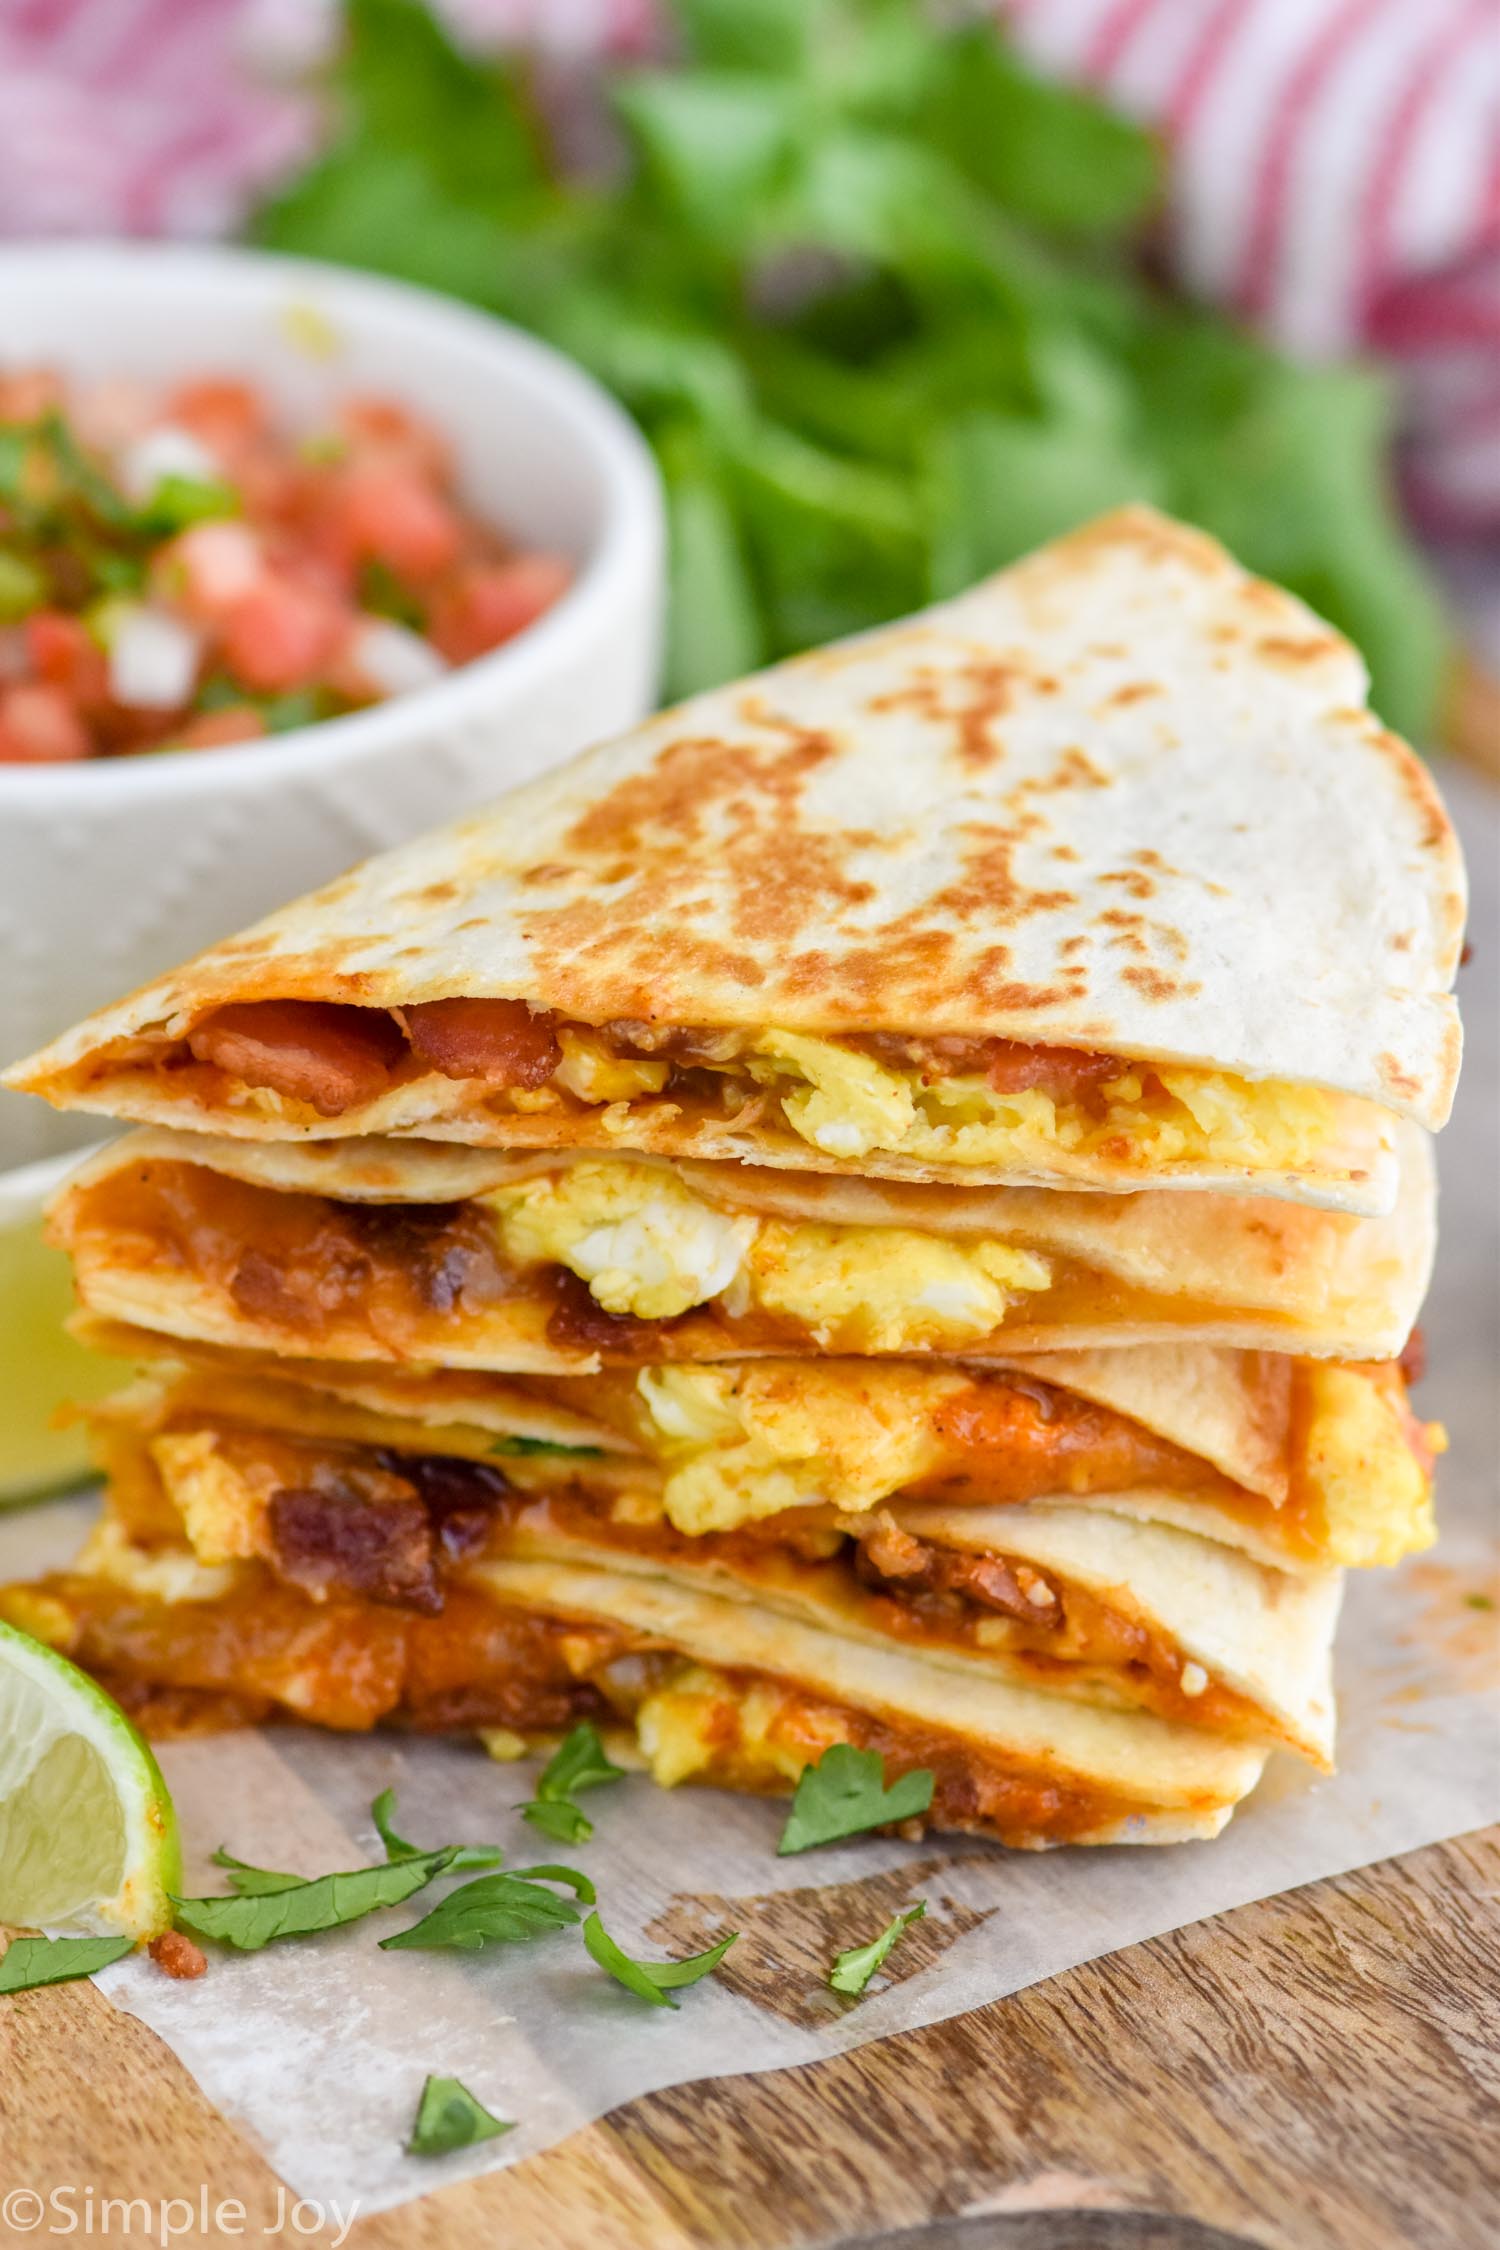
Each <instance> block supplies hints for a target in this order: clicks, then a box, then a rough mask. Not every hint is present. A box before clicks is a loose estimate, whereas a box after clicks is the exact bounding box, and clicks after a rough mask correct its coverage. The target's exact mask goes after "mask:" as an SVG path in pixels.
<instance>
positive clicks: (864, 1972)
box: [828, 1898, 927, 1998]
mask: <svg viewBox="0 0 1500 2250" xmlns="http://www.w3.org/2000/svg"><path fill="white" fill-rule="evenodd" d="M926 1912H927V1901H926V1899H925V1898H919V1899H918V1900H917V1903H916V1905H915V1906H908V1907H907V1908H906V1909H905V1911H904V1912H903V1913H900V1914H897V1915H894V1916H893V1917H892V1918H891V1920H890V1921H889V1922H887V1924H886V1926H885V1928H884V1929H883V1930H882V1931H881V1933H880V1935H879V1937H875V1938H871V1940H870V1942H869V1944H868V1945H851V1946H849V1947H848V1948H847V1949H846V1950H845V1951H844V1952H843V1953H840V1954H838V1955H837V1956H836V1957H835V1960H834V1964H833V1967H832V1968H831V1969H830V1970H829V1972H828V1981H829V1983H830V1984H831V1985H832V1987H833V1989H834V1991H835V1992H847V1993H848V1994H850V1996H851V1997H853V1998H858V1996H859V1994H860V1993H861V1992H863V1991H864V1989H865V1986H866V1985H867V1984H868V1983H869V1981H870V1979H871V1977H872V1976H874V1974H875V1971H876V1970H877V1969H878V1968H879V1967H880V1965H881V1963H882V1962H883V1961H884V1959H885V1957H886V1955H887V1954H888V1953H889V1952H890V1950H891V1947H892V1946H893V1945H894V1944H895V1942H896V1940H897V1938H898V1937H900V1935H901V1933H902V1931H903V1930H907V1929H910V1927H911V1925H912V1923H913V1922H920V1921H921V1919H922V1916H923V1915H924V1914H925V1913H926Z"/></svg>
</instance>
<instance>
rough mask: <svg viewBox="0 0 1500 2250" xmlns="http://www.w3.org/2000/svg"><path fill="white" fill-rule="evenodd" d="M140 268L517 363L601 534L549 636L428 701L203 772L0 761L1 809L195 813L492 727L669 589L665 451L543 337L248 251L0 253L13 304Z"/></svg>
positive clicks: (116, 763)
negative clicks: (111, 805) (414, 745)
mask: <svg viewBox="0 0 1500 2250" xmlns="http://www.w3.org/2000/svg"><path fill="white" fill-rule="evenodd" d="M132 268H136V269H144V268H149V269H150V270H151V272H152V273H153V274H158V273H159V274H163V275H166V276H167V277H168V278H169V279H170V280H171V281H173V282H174V283H178V284H180V285H181V286H183V287H184V288H185V289H186V288H190V287H191V286H192V285H193V284H195V283H198V282H212V283H213V284H214V285H215V286H216V287H220V288H222V287H223V286H224V285H225V284H226V283H228V284H229V285H230V286H234V285H236V284H238V285H240V286H241V287H243V288H244V289H245V290H246V292H247V293H248V294H249V295H251V296H255V295H259V294H263V293H267V292H269V291H272V290H275V289H277V288H286V289H289V290H293V291H295V289H296V288H297V287H299V286H303V287H308V288H317V289H319V290H320V291H324V292H328V293H331V295H332V296H333V298H334V300H335V302H334V303H333V304H332V306H331V307H329V310H330V312H331V315H332V317H333V318H334V319H337V318H339V317H340V315H341V314H342V313H343V312H344V311H345V310H346V309H347V311H348V314H349V317H351V318H357V317H358V313H359V308H360V306H361V305H365V306H368V307H370V308H372V309H374V308H379V309H381V310H383V311H384V312H386V313H387V314H392V313H394V314H395V315H397V316H398V317H401V318H405V319H407V320H408V321H411V322H414V323H416V324H418V325H419V326H422V327H425V328H426V329H427V330H428V331H429V332H430V333H431V332H437V331H445V332H446V333H447V334H448V335H449V336H450V337H451V338H452V339H453V341H454V343H455V344H456V345H458V344H461V345H466V346H467V347H468V348H469V349H470V350H474V349H478V350H480V351H485V352H488V353H489V354H490V355H491V357H492V358H493V359H495V360H497V361H499V360H503V361H504V362H505V363H506V373H507V375H508V377H509V378H510V379H511V380H512V381H513V382H517V381H518V382H519V386H520V388H521V390H522V391H523V392H526V391H529V392H531V393H532V395H533V396H535V397H540V396H541V395H542V394H543V393H545V395H546V400H547V405H548V407H549V409H551V410H552V411H553V412H556V413H559V414H560V415H561V416H562V418H563V419H565V420H570V421H571V422H572V425H573V429H574V432H575V434H576V436H577V437H578V439H579V441H580V445H581V447H582V449H583V451H584V452H585V454H586V456H587V458H588V461H589V463H590V465H591V467H592V470H593V474H594V476H595V479H596V481H597V483H598V484H599V486H600V487H601V490H602V499H603V511H602V513H603V520H602V523H601V526H600V529H599V533H598V535H597V537H596V539H595V540H594V543H593V545H592V547H591V548H590V550H589V552H588V554H587V556H586V557H585V559H584V561H583V563H582V565H581V567H580V568H579V571H578V575H577V576H576V577H575V578H574V580H573V582H572V584H571V585H570V586H569V588H568V590H567V592H566V593H565V594H563V595H562V596H561V598H560V599H559V600H558V601H556V602H554V603H553V605H552V607H551V608H550V609H548V610H546V611H545V612H544V613H543V615H542V616H541V617H539V618H538V619H537V621H536V622H535V624H533V625H529V626H527V627H526V629H525V630H524V631H523V632H521V633H518V634H517V635H516V637H515V639H514V640H511V641H507V642H505V643H503V644H502V646H501V647H499V648H497V649H492V650H490V651H489V653H488V654H487V655H484V656H480V657H476V658H474V659H472V660H471V661H470V662H469V663H467V664H461V665H456V666H455V667H454V668H453V670H452V671H451V672H450V673H448V674H447V675H446V676H445V677H444V678H443V679H441V680H435V681H433V682H432V683H431V684H430V685H429V686H426V687H421V688H416V689H413V690H412V691H410V692H409V693H407V694H405V695H397V696H392V697H390V698H389V699H388V700H387V701H386V702H384V703H377V704H374V705H372V706H371V707H370V708H369V709H368V710H364V711H352V712H348V713H346V714H345V715H343V716H342V717H340V718H334V719H320V720H318V721H316V722H315V723H314V724H312V725H310V726H304V727H291V728H289V729H288V730H287V731H286V733H284V734H280V735H276V736H273V737H271V738H270V739H266V738H264V737H262V738H260V739H257V740H256V741H254V742H247V743H227V744H224V745H222V746H220V747H217V748H215V749H213V750H212V751H209V752H205V753H204V754H203V755H202V756H201V757H198V756H192V755H189V754H187V753H183V754H181V755H179V756H174V757H160V756H151V755H149V754H148V755H139V754H130V755H125V756H120V757H117V758H79V759H70V760H67V761H63V762H59V763H57V764H36V765H27V764H20V763H14V764H12V763H7V762H4V761H0V806H3V804H4V803H6V802H9V803H10V804H13V805H14V804H25V803H26V802H27V801H33V802H35V801H39V800H44V799H49V798H52V797H53V796H54V793H56V792H58V791H61V792H64V793H66V792H70V791H75V790H77V791H86V792H90V793H91V794H90V798H89V801H90V803H91V804H92V805H96V804H97V802H98V800H99V797H100V796H101V795H104V796H106V797H107V796H108V795H109V794H110V793H111V791H113V792H115V793H117V794H120V795H122V796H123V795H126V794H129V795H132V796H134V797H143V798H146V799H148V800H149V799H150V798H151V797H152V796H154V795H161V796H170V797H173V798H177V799H181V798H184V797H186V798H192V797H194V796H197V795H208V794H217V793H219V792H220V791H222V790H223V789H225V788H227V787H232V786H234V785H236V784H244V783H250V782H254V781H257V780H258V781H259V782H260V783H262V784H263V785H265V786H270V785H273V784H274V783H276V782H277V781H278V780H279V779H289V778H291V777H292V775H293V774H296V773H308V772H311V771H323V772H329V771H331V770H332V769H334V768H336V767H338V766H339V765H342V764H346V763H348V762H350V761H352V760H354V759H357V758H360V757H362V756H363V755H364V754H366V753H367V752H374V753H378V752H380V751H382V750H386V749H390V748H393V747H398V746H399V745H400V743H401V741H402V739H403V737H405V736H406V735H408V734H409V733H410V731H411V727H412V720H413V716H414V715H415V717H416V719H417V724H418V727H419V730H420V731H421V732H422V733H424V734H425V733H426V732H427V730H428V723H429V721H430V722H431V723H432V724H433V726H434V727H445V726H451V725H453V724H454V723H455V722H460V723H461V722H462V721H463V720H465V719H472V718H476V717H478V716H480V715H481V714H482V713H483V712H484V710H485V709H486V707H487V706H489V705H490V704H491V703H492V702H493V701H494V699H495V696H496V691H497V690H498V689H500V688H501V686H502V684H503V685H504V686H505V687H506V688H507V689H508V690H514V691H517V692H519V693H521V694H524V693H525V692H526V691H527V689H528V688H529V687H531V686H532V685H534V684H536V682H537V681H538V680H539V679H540V678H545V677H548V676H550V675H551V674H553V673H554V672H555V671H556V670H557V669H559V668H560V667H562V666H565V665H566V662H567V656H568V650H569V648H570V646H571V645H572V644H573V643H574V642H577V641H581V642H582V643H583V644H584V645H590V644H591V642H592V638H593V635H594V631H595V629H596V628H602V627H603V626H604V624H605V623H606V621H607V620H608V618H609V617H610V616H611V615H612V613H613V612H614V610H615V609H616V607H617V606H618V605H619V603H620V602H621V600H622V599H623V598H624V597H625V595H626V594H627V592H628V591H629V590H630V588H631V586H632V583H633V582H634V581H635V580H636V578H637V576H638V574H639V573H642V572H645V573H647V574H649V575H651V576H653V577H656V578H659V577H660V575H661V571H662V559H661V558H662V544H663V536H664V533H663V516H664V503H663V497H662V487H661V479H660V476H659V473H658V471H657V467H656V463H655V460H654V458H653V456H652V453H651V450H650V448H649V446H648V445H647V443H646V441H645V439H644V437H643V436H642V435H641V432H640V430H639V429H638V428H637V426H636V424H635V423H634V422H633V421H632V420H631V418H630V416H629V415H628V414H627V413H626V412H625V409H624V408H623V407H622V406H620V405H619V404H618V402H617V401H616V400H615V399H613V398H612V397H611V396H610V394H609V393H608V392H607V391H606V390H605V389H604V388H603V386H602V385H601V384H599V383H598V382H596V381H595V379H594V377H593V376H592V375H590V374H588V373H587V371H586V370H585V369H584V368H582V367H580V366H579V365H578V363H577V362H576V361H575V360H572V359H569V358H568V357H567V356H566V354H565V353H562V352H560V351H558V350H556V349H555V348H554V347H553V346H552V345H551V344H547V343H544V342H543V341H542V340H541V338H540V337H537V336H533V335H531V334H529V333H528V332H527V331H526V330H525V329H523V328H518V327H516V326H515V325H514V324H513V323H511V322H510V321H506V320H502V319H501V318H500V317H499V316H498V315H496V314H492V313H486V312H482V311H480V310H478V309H477V308H476V307H474V306H472V305H467V304H464V303H463V302H462V301H461V300H459V299H457V298H451V297H445V296H443V295H441V294H440V293H439V292H438V291H436V290H431V289H424V288H420V287H418V286H417V285H416V284H415V283H412V282H407V281H397V280H394V279H391V278H389V277H387V276H386V275H384V274H372V273H366V272H364V271H362V270H361V269H360V268H358V267H353V266H340V265H335V264H333V263H331V262H330V261H328V260H326V259H320V258H300V257H291V256H287V255H285V254H283V253H281V252H273V251H266V250H257V249H254V248H250V247H246V246H243V245H240V244H234V243H223V244H198V243H177V242H108V241H77V242H67V243H57V242H30V243H28V242H12V243H6V244H3V245H0V292H3V291H4V290H5V289H6V288H7V287H8V286H12V285H18V284H20V283H23V282H25V283H27V284H31V285H33V286H35V287H37V288H38V290H39V292H40V293H43V294H45V293H47V292H49V291H54V290H55V291H56V292H57V293H58V294H59V295H62V294H65V293H67V292H68V291H70V290H72V291H79V290H84V289H87V288H88V287H89V286H91V285H93V286H98V285H99V284H100V283H101V282H109V283H115V284H118V283H123V282H125V281H127V280H128V277H129V273H130V270H131V269H132ZM320 309H321V308H320ZM64 801H66V800H65V799H64Z"/></svg>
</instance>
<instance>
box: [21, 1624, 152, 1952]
mask: <svg viewBox="0 0 1500 2250" xmlns="http://www.w3.org/2000/svg"><path fill="white" fill-rule="evenodd" d="M180 1884H181V1856H180V1852H179V1848H178V1841H177V1820H176V1816H175V1814H174V1812H173V1810H172V1799H171V1796H170V1794H169V1793H168V1790H167V1785H166V1783H165V1781H164V1780H163V1779H162V1775H161V1770H160V1768H159V1767H158V1765H157V1763H156V1760H155V1759H154V1758H153V1757H152V1755H151V1752H150V1750H149V1749H148V1747H147V1745H146V1743H145V1742H144V1740H143V1739H142V1737H141V1735H140V1734H139V1733H138V1732H137V1730H136V1729H135V1727H133V1726H132V1725H131V1723H130V1721H129V1719H127V1718H126V1716H125V1714H124V1712H123V1711H122V1710H121V1709H120V1707H119V1705H118V1704H117V1703H115V1702H114V1701H113V1700H112V1699H111V1698H110V1697H109V1696H107V1695H106V1694H105V1693H104V1690H103V1689H102V1688H100V1687H98V1686H96V1684H95V1683H94V1681H92V1680H91V1679H90V1678H89V1677H88V1675H87V1674H86V1673H84V1672H80V1671H79V1669H78V1667H77V1666H76V1665H75V1664H70V1663H69V1662H68V1660H67V1658H66V1657H65V1656H60V1655H59V1654H58V1653H57V1651H56V1650H55V1649H51V1648H48V1647H47V1646H46V1644H45V1643H44V1642H42V1641H37V1640H33V1639H32V1638H31V1636H30V1635H29V1634H27V1633H22V1632H18V1631H17V1630H16V1628H15V1627H14V1626H12V1625H7V1624H5V1623H4V1622H3V1621H0V1922H9V1923H12V1924H23V1925H26V1926H30V1927H35V1926H37V1925H38V1924H44V1925H45V1926H46V1927H48V1928H51V1929H61V1930H68V1931H83V1932H88V1933H89V1934H91V1935H97V1936H113V1935H116V1934H120V1935H123V1936H127V1937H132V1938H137V1939H139V1938H151V1937H157V1936H159V1935H160V1934H161V1932H162V1931H164V1930H167V1929H170V1927H171V1924H172V1902H171V1897H170V1895H169V1894H170V1893H171V1892H172V1891H174V1890H176V1889H179V1888H180Z"/></svg>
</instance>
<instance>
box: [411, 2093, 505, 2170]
mask: <svg viewBox="0 0 1500 2250" xmlns="http://www.w3.org/2000/svg"><path fill="white" fill-rule="evenodd" d="M514 2131H515V2121H514V2119H512V2118H509V2117H496V2116H495V2115H494V2113H493V2112H492V2111H490V2110H487V2109H486V2108H485V2106H484V2104H483V2102H480V2101H476V2100H475V2099H474V2096H473V2095H472V2094H471V2093H470V2092H469V2089H468V2087H467V2086H465V2085H463V2084H461V2082H460V2081H459V2080H458V2079H457V2078H437V2077H429V2078H428V2080H427V2083H426V2085H425V2086H424V2087H423V2088H422V2098H421V2100H420V2101H419V2102H418V2104H417V2115H416V2122H415V2123H414V2124H413V2126H412V2129H411V2139H410V2140H409V2141H408V2142H407V2144H406V2153H407V2155H408V2156H446V2155H447V2154H448V2151H449V2150H450V2149H455V2148H473V2146H474V2145H475V2143H476V2142H477V2141H492V2140H493V2139H494V2138H495V2136H496V2134H497V2133H513V2132H514Z"/></svg>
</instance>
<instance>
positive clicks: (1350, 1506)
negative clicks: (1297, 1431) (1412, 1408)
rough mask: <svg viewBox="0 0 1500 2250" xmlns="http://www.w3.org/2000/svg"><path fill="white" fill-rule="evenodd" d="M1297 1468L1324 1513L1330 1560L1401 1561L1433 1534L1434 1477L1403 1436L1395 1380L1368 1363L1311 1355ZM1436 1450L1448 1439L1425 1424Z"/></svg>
mask: <svg viewBox="0 0 1500 2250" xmlns="http://www.w3.org/2000/svg"><path fill="white" fill-rule="evenodd" d="M1302 1379H1303V1381H1304V1382H1305V1383H1306V1385H1307V1387H1308V1388H1307V1399H1308V1427H1307V1439H1306V1445H1305V1449H1304V1455H1303V1466H1302V1474H1303V1476H1304V1478H1305V1479H1306V1482H1307V1485H1308V1488H1309V1490H1310V1492H1311V1493H1312V1495H1313V1496H1314V1498H1315V1499H1316V1501H1317V1503H1318V1505H1319V1507H1320V1508H1321V1511H1322V1516H1323V1528H1324V1534H1325V1537H1326V1540H1327V1547H1328V1554H1329V1558H1330V1560H1331V1561H1334V1562H1338V1563H1344V1564H1347V1565H1348V1566H1349V1567H1350V1568H1351V1569H1354V1570H1361V1569H1367V1568H1369V1567H1371V1566H1372V1565H1374V1564H1377V1563H1395V1562H1399V1561H1400V1560H1401V1558H1402V1556H1403V1555H1410V1554H1417V1553H1420V1551H1421V1549H1422V1548H1424V1547H1430V1546H1431V1545H1432V1542H1433V1540H1434V1539H1435V1538H1436V1537H1437V1526H1436V1523H1435V1521H1434V1518H1433V1509H1432V1483H1431V1479H1430V1478H1429V1477H1428V1476H1427V1474H1426V1472H1425V1470H1424V1469H1423V1466H1422V1463H1421V1462H1420V1461H1419V1460H1418V1459H1417V1457H1416V1455H1415V1454H1414V1453H1413V1451H1412V1449H1411V1445H1410V1443H1409V1441H1408V1436H1407V1431H1406V1427H1405V1421H1404V1417H1405V1413H1406V1408H1405V1402H1404V1399H1403V1397H1402V1394H1401V1391H1400V1389H1399V1387H1398V1386H1397V1385H1396V1384H1395V1383H1394V1382H1392V1383H1390V1384H1386V1383H1382V1382H1380V1381H1378V1380H1376V1379H1375V1377H1374V1376H1373V1375H1372V1372H1371V1370H1370V1369H1368V1368H1363V1367H1341V1366H1340V1365H1339V1364H1338V1362H1337V1361H1334V1360H1310V1361H1308V1362H1307V1363H1306V1365H1305V1367H1304V1369H1303V1375H1302ZM1426 1435H1427V1439H1428V1442H1429V1444H1431V1445H1432V1448H1433V1451H1434V1452H1441V1451H1442V1450H1443V1448H1444V1446H1445V1444H1446V1442H1447V1441H1446V1438H1445V1437H1444V1434H1443V1432H1442V1430H1441V1429H1440V1428H1439V1427H1438V1426H1437V1425H1436V1424H1429V1426H1428V1428H1427V1432H1426Z"/></svg>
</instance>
